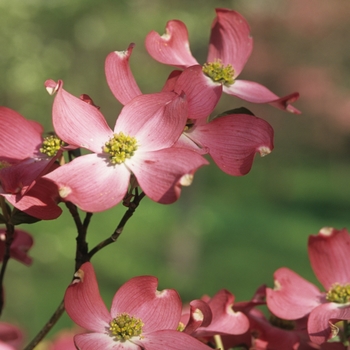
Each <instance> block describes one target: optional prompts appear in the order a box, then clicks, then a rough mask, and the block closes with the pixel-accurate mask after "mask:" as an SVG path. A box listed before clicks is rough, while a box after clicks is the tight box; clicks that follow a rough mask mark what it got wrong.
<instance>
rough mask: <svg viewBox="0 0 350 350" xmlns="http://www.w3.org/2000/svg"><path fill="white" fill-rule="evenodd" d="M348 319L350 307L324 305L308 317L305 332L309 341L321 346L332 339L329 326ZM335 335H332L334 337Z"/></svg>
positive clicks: (334, 304) (331, 304) (333, 304)
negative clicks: (307, 333) (306, 331)
mask: <svg viewBox="0 0 350 350" xmlns="http://www.w3.org/2000/svg"><path fill="white" fill-rule="evenodd" d="M349 319H350V307H349V306H345V307H344V305H342V304H336V303H325V304H323V305H320V306H318V307H317V308H315V309H314V310H313V311H312V312H311V313H310V315H309V320H308V324H307V330H308V332H309V336H310V339H311V341H313V342H314V343H316V344H322V343H324V342H326V341H327V340H328V339H331V338H332V329H331V324H330V322H331V323H332V324H334V323H336V322H338V321H340V320H349ZM335 335H336V334H334V336H335Z"/></svg>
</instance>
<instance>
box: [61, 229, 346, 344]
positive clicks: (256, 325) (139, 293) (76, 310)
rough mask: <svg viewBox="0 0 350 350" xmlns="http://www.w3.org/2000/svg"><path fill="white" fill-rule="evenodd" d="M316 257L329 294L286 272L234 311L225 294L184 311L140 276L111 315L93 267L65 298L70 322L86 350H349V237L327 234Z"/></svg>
mask: <svg viewBox="0 0 350 350" xmlns="http://www.w3.org/2000/svg"><path fill="white" fill-rule="evenodd" d="M308 249H309V257H310V262H311V266H312V267H313V270H314V272H315V274H316V276H317V278H318V279H319V281H320V282H321V283H322V285H323V286H324V288H325V290H326V291H325V292H321V291H320V290H319V289H318V288H317V287H316V286H314V285H313V284H311V283H310V282H308V281H306V280H304V279H303V278H302V277H300V276H299V275H297V274H296V273H295V272H293V271H291V270H289V269H287V268H280V269H278V270H277V271H276V273H275V288H274V289H271V288H267V287H266V286H261V287H260V288H258V290H257V291H256V293H255V295H254V296H253V298H252V299H251V300H250V301H247V302H238V303H234V296H233V295H232V294H231V293H230V292H229V291H227V290H220V291H219V292H218V293H216V294H215V295H214V296H213V297H212V298H210V297H208V296H204V297H202V298H201V299H198V300H193V301H192V302H190V303H189V304H188V305H186V306H182V304H181V301H180V298H179V296H178V294H177V293H176V292H175V291H174V290H164V291H161V292H160V291H157V290H156V288H157V279H156V278H155V277H151V276H140V277H134V278H132V279H130V280H129V281H128V282H126V283H125V284H124V285H123V286H122V287H121V288H120V289H119V290H118V291H117V293H116V294H115V296H114V298H113V301H112V306H111V311H110V312H108V311H107V309H106V307H105V305H104V303H103V301H102V299H101V296H100V294H99V290H98V285H97V281H96V277H95V273H94V270H93V267H92V265H91V264H90V263H85V264H83V265H82V266H81V269H80V270H79V271H78V272H77V273H76V274H75V277H76V278H75V279H74V280H73V282H72V284H71V285H70V286H69V287H68V289H67V291H66V295H65V306H66V310H67V313H68V315H69V316H70V317H71V318H72V319H73V321H74V322H75V323H76V324H77V325H79V326H80V327H82V328H84V329H86V330H87V331H90V333H82V334H79V335H76V336H75V338H74V341H75V344H76V346H77V347H78V348H79V349H108V348H115V349H164V348H167V349H199V350H200V349H212V348H215V347H216V348H217V346H221V349H238V348H239V349H241V348H242V347H243V348H244V349H259V350H281V349H283V350H297V349H299V350H301V349H302V350H312V349H323V350H327V349H328V350H332V349H335V350H337V349H339V350H340V349H344V350H345V349H347V346H346V345H345V344H347V339H348V334H349V324H348V321H349V320H350V269H348V268H347V264H346V261H347V259H348V256H349V253H350V234H349V232H348V231H347V230H346V229H343V230H336V229H334V228H329V227H327V228H323V229H321V230H320V232H319V233H318V234H317V235H311V236H310V237H309V242H308ZM262 305H265V306H267V307H268V310H269V313H270V316H269V317H266V313H264V312H263V311H262V310H261V309H260V308H259V307H260V306H262ZM340 321H342V322H340ZM217 337H220V338H219V339H220V343H218V338H217ZM328 340H331V342H327V341H328ZM113 346H114V347H113Z"/></svg>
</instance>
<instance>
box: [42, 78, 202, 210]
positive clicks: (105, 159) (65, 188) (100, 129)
mask: <svg viewBox="0 0 350 350" xmlns="http://www.w3.org/2000/svg"><path fill="white" fill-rule="evenodd" d="M51 85H52V81H48V82H47V86H50V87H51ZM54 90H55V91H57V94H56V97H55V100H54V104H53V125H54V128H55V131H56V133H57V135H58V136H59V137H60V139H62V140H63V141H65V142H66V143H68V144H69V145H71V146H76V147H82V148H85V149H88V150H90V151H92V152H93V153H92V154H88V155H84V156H81V157H78V158H76V159H74V160H73V161H72V162H70V163H68V164H65V165H63V166H61V167H59V168H58V169H57V170H55V171H53V172H52V173H50V174H48V175H47V176H45V178H47V179H50V180H52V181H54V182H55V183H56V184H57V186H58V188H59V191H60V195H61V197H62V198H63V199H64V200H68V201H71V202H73V203H75V204H76V205H77V206H79V207H80V208H81V209H82V210H86V211H89V212H97V211H103V210H106V209H108V208H111V207H113V206H115V205H116V204H118V203H119V202H120V201H121V200H122V199H123V197H124V196H125V194H126V192H127V189H128V186H129V180H130V176H131V174H134V175H135V177H136V179H137V182H138V184H139V185H140V187H141V188H142V190H143V191H144V192H145V193H146V195H147V196H148V197H150V198H151V199H152V200H154V201H156V202H159V203H163V204H168V203H172V202H174V201H176V200H177V199H178V197H179V195H180V192H181V185H184V184H186V181H185V182H184V181H183V177H184V176H185V177H186V176H189V177H192V176H193V174H194V172H195V171H196V170H197V169H198V168H199V167H200V166H202V165H205V164H208V162H207V161H206V160H205V159H204V158H202V157H201V156H200V155H199V154H197V153H196V152H194V151H190V150H187V149H178V148H172V146H173V145H174V143H175V142H176V141H177V139H178V138H179V136H180V135H181V132H182V130H183V129H184V126H185V123H186V117H187V103H186V100H185V98H184V97H183V96H182V95H178V94H176V93H174V92H162V93H158V94H151V95H140V96H137V97H135V98H134V99H133V100H132V101H131V102H130V103H128V104H127V105H125V106H124V108H123V109H122V111H121V113H120V115H119V117H118V119H117V121H116V124H115V127H114V130H113V131H112V130H111V129H110V127H109V126H108V125H107V122H106V120H105V119H104V117H103V115H102V114H101V112H100V111H99V110H98V109H97V108H96V107H94V106H92V105H91V104H88V103H86V102H84V101H82V100H80V99H78V98H76V97H74V96H73V95H71V94H69V93H68V92H67V91H65V90H64V89H63V88H62V82H59V83H58V84H57V88H55V89H54ZM120 133H123V134H124V135H126V136H130V137H131V138H134V139H135V140H136V142H137V149H136V150H135V151H134V154H133V155H132V156H131V157H130V158H126V159H125V160H123V161H122V162H121V163H116V164H112V163H111V157H110V154H109V153H107V152H106V151H104V146H105V145H106V143H107V142H108V141H109V140H111V139H112V138H113V137H114V135H119V134H120Z"/></svg>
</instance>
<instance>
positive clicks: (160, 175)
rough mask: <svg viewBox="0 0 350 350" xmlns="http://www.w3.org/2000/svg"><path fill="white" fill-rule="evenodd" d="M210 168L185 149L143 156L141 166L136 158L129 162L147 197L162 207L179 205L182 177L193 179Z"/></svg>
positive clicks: (149, 153) (156, 152) (165, 150)
mask: <svg viewBox="0 0 350 350" xmlns="http://www.w3.org/2000/svg"><path fill="white" fill-rule="evenodd" d="M206 164H208V162H207V161H206V160H205V159H204V158H203V157H201V156H200V155H199V154H198V153H196V152H193V151H190V150H187V149H181V148H167V149H163V150H160V151H154V152H143V153H142V155H140V158H139V159H138V161H137V162H136V161H133V158H132V159H131V160H130V161H129V160H128V162H127V165H128V167H130V169H131V171H132V172H133V173H134V174H135V176H136V178H137V181H138V183H139V185H140V187H141V188H142V190H143V191H144V192H145V193H146V195H147V196H148V197H149V198H151V199H152V200H153V201H155V202H158V203H162V204H170V203H173V202H175V201H176V200H177V199H178V198H179V196H180V193H181V183H182V177H183V176H187V175H188V176H189V177H192V175H193V174H194V172H195V171H196V170H197V169H198V168H199V167H201V166H202V165H206Z"/></svg>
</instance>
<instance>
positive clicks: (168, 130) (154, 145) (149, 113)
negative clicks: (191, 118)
mask: <svg viewBox="0 0 350 350" xmlns="http://www.w3.org/2000/svg"><path fill="white" fill-rule="evenodd" d="M186 119H187V102H186V100H185V99H184V98H183V96H179V95H178V94H176V93H174V92H160V93H157V94H149V95H140V96H138V97H136V98H134V99H133V100H132V101H131V102H130V103H128V104H127V105H126V106H124V108H123V109H122V111H121V113H120V115H119V117H118V119H117V122H116V125H115V128H114V132H115V133H119V132H121V131H122V132H123V133H124V134H126V135H130V136H133V137H135V138H136V139H137V141H138V144H139V145H140V149H141V147H142V150H143V151H146V150H147V151H149V150H158V149H162V148H166V147H170V146H172V145H173V144H174V143H175V142H176V141H177V139H178V138H179V137H180V135H181V133H182V131H183V129H184V127H185V125H186Z"/></svg>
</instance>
